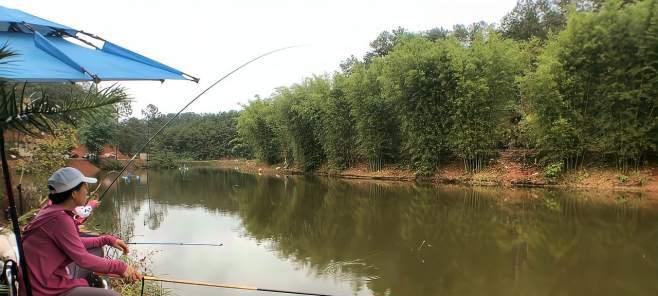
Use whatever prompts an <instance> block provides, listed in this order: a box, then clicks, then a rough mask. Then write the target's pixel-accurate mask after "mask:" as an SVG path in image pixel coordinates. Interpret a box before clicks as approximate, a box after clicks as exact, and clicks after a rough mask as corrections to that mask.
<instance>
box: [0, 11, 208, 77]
mask: <svg viewBox="0 0 658 296" xmlns="http://www.w3.org/2000/svg"><path fill="white" fill-rule="evenodd" d="M0 45H6V46H7V47H8V48H9V49H10V50H11V51H13V52H15V53H17V54H18V56H16V57H14V58H13V59H12V60H11V62H10V63H9V64H8V65H5V67H4V69H3V70H2V71H1V72H0V78H3V79H8V80H15V81H26V82H66V81H70V82H79V81H95V82H100V81H108V80H110V81H117V80H160V81H163V80H165V79H176V80H192V81H195V82H197V81H198V79H197V78H195V77H193V76H190V75H187V74H185V73H183V72H182V71H179V70H176V69H174V68H172V67H169V66H167V65H165V64H162V63H160V62H158V61H155V60H153V59H150V58H147V57H145V56H143V55H140V54H138V53H135V52H133V51H130V50H128V49H125V48H123V47H121V46H118V45H116V44H114V43H111V42H109V41H106V40H105V39H102V38H100V37H97V36H96V35H92V34H89V33H86V32H83V31H80V30H76V29H73V28H70V27H68V26H64V25H60V24H58V23H55V22H51V21H48V20H45V19H42V18H39V17H36V16H33V15H31V14H28V13H25V12H23V11H20V10H16V9H10V8H6V7H3V6H0Z"/></svg>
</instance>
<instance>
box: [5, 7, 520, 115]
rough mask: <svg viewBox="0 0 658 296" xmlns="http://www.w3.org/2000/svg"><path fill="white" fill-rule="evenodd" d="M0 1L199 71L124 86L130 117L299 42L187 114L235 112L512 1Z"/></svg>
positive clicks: (492, 17) (493, 18)
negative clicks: (401, 34) (388, 39)
mask: <svg viewBox="0 0 658 296" xmlns="http://www.w3.org/2000/svg"><path fill="white" fill-rule="evenodd" d="M0 3H1V4H0V5H3V6H7V7H10V8H16V9H21V10H24V11H26V12H28V13H30V14H33V15H36V16H39V17H42V18H45V19H48V20H51V21H54V22H57V23H60V24H63V25H67V26H70V27H73V28H76V29H80V30H84V31H86V32H90V33H94V34H96V35H99V36H101V37H103V38H105V39H107V40H110V41H112V42H113V43H116V44H119V45H121V46H123V47H126V48H128V49H130V50H133V51H136V52H138V53H140V54H143V55H145V56H147V57H150V58H153V59H156V60H158V61H160V62H162V63H164V64H167V65H169V66H172V67H174V68H177V69H179V70H181V71H183V72H185V73H189V74H191V75H193V76H196V77H200V78H201V81H200V82H199V83H198V84H196V83H193V82H189V81H166V82H164V83H160V82H122V85H123V86H125V87H126V88H127V89H128V93H129V94H130V95H131V97H132V98H134V102H133V115H135V116H141V115H140V110H141V109H143V108H144V107H145V106H146V105H148V104H154V105H156V106H157V107H158V108H159V109H160V111H161V112H163V113H172V112H178V110H180V108H182V107H183V106H184V105H185V104H186V103H187V102H189V100H191V99H192V98H193V97H195V96H196V95H197V94H199V93H200V92H201V91H202V90H203V89H205V88H206V87H208V86H209V85H210V84H211V83H212V82H214V81H215V80H217V79H218V78H219V77H221V76H223V75H225V74H226V73H228V72H230V71H231V70H233V69H234V68H236V67H237V66H239V65H240V64H242V63H244V62H246V61H247V60H249V59H251V58H253V57H256V56H258V55H260V54H262V53H264V52H267V51H270V50H273V49H276V48H281V47H286V46H291V45H297V46H299V47H296V48H293V49H289V50H286V51H282V52H279V53H276V54H274V55H271V56H268V57H266V58H264V59H262V60H260V61H258V62H256V63H254V64H251V65H249V66H248V67H246V68H244V69H243V70H241V71H239V72H236V73H235V74H234V75H232V76H231V77H230V78H228V79H227V80H225V81H224V82H222V83H221V84H220V85H218V86H217V87H215V88H214V89H213V90H211V91H210V92H208V93H207V94H206V95H204V96H202V97H201V98H200V99H199V100H198V101H197V102H195V103H194V104H193V105H191V106H190V107H189V108H188V109H187V111H191V112H197V113H217V112H220V111H228V110H239V109H241V104H242V105H243V104H247V103H248V102H249V100H251V99H253V98H254V97H255V96H256V95H258V96H260V97H268V96H270V95H271V94H272V93H273V92H274V90H275V89H276V88H277V87H281V86H290V85H292V84H294V83H298V82H300V81H302V80H303V79H304V78H305V77H309V76H312V75H314V74H315V75H322V74H325V73H328V74H331V73H333V72H334V71H337V70H338V69H339V64H340V62H341V61H342V60H344V59H346V58H347V57H349V56H350V55H354V56H356V57H359V58H361V57H363V55H364V54H365V53H366V52H367V51H368V50H369V43H370V41H372V40H373V39H375V38H376V37H377V35H378V34H379V33H380V32H382V31H384V30H392V29H395V28H397V27H403V28H405V29H408V30H410V31H424V30H429V29H431V28H435V27H444V28H452V26H453V25H455V24H470V23H473V22H477V21H480V20H483V21H486V22H488V23H499V22H500V20H501V18H502V17H503V16H504V15H505V14H506V13H507V12H509V11H511V10H512V8H514V5H515V4H516V0H495V1H487V0H450V1H448V0H434V1H430V0H404V1H403V0H397V1H394V0H378V1H370V0H368V1H365V0H331V1H324V0H269V1H268V0H239V1H238V0H236V1H233V0H224V1H210V0H207V1H202V0H185V1H180V0H177V1H174V0H166V1H155V0H153V1H140V0H113V1H93V0H92V1H90V0H80V1H78V0H70V1H69V0H58V1H52V0H9V1H4V0H3V1H0Z"/></svg>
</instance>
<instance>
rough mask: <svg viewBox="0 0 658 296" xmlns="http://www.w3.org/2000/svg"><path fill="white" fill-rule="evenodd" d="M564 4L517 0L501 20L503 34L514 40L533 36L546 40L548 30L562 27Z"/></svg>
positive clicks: (539, 0)
mask: <svg viewBox="0 0 658 296" xmlns="http://www.w3.org/2000/svg"><path fill="white" fill-rule="evenodd" d="M564 6H565V5H564V4H563V6H560V5H559V4H558V3H556V2H555V1H554V0H519V1H518V2H517V3H516V6H515V7H514V9H513V10H512V11H511V12H510V13H508V14H507V15H505V16H504V17H503V20H502V21H501V31H502V33H503V36H505V37H508V38H512V39H516V40H530V39H531V38H533V37H536V38H539V39H541V40H546V39H547V38H548V35H549V33H550V32H553V33H557V32H559V31H561V30H562V28H563V27H564V24H565V23H566V14H565V11H564V10H563V7H564Z"/></svg>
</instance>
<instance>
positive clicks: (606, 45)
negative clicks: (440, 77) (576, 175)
mask: <svg viewBox="0 0 658 296" xmlns="http://www.w3.org/2000/svg"><path fill="white" fill-rule="evenodd" d="M655 3H656V1H655V0H650V1H642V2H638V3H636V4H624V3H623V2H621V1H610V2H608V3H606V4H605V5H604V6H603V7H602V8H601V9H600V10H599V11H597V12H578V13H575V14H572V15H571V16H570V18H569V21H568V23H567V27H566V29H565V30H564V31H563V32H561V33H560V34H559V36H558V37H557V38H555V39H554V40H550V41H549V42H548V44H547V46H546V49H545V50H544V52H543V53H542V55H541V56H540V58H539V62H538V67H537V69H536V70H535V71H533V72H532V73H529V74H528V75H527V76H526V77H525V78H523V80H522V84H523V91H524V94H525V95H526V96H527V98H528V102H529V106H530V107H531V110H532V116H533V118H534V119H535V120H534V122H533V123H534V126H535V128H536V129H537V130H538V132H537V135H538V139H537V142H538V146H539V147H540V148H541V149H542V150H543V151H544V152H545V154H546V155H547V157H548V158H550V159H552V160H553V161H561V162H564V163H565V165H566V166H567V168H573V167H576V166H577V165H578V164H582V163H583V157H584V156H585V154H586V153H588V152H589V153H594V154H595V155H601V156H607V157H610V158H612V159H614V160H615V162H616V163H617V165H618V167H619V168H620V169H621V170H622V171H625V170H627V169H629V168H631V167H637V165H638V164H639V161H640V160H641V159H642V157H643V156H644V155H645V154H646V153H647V152H649V151H655V149H656V148H655V144H654V142H653V141H652V138H653V137H654V135H652V132H653V131H655V129H656V125H658V118H657V117H656V114H655V110H656V109H657V108H658V94H657V88H656V85H657V84H656V83H657V81H658V80H657V79H658V78H657V76H656V70H655V69H656V56H657V53H658V47H657V46H656V40H657V36H658V34H657V33H656V31H657V30H656V23H657V22H656V15H657V11H656V10H657V9H658V7H657V6H656V4H655Z"/></svg>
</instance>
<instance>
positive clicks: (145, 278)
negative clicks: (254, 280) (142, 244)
mask: <svg viewBox="0 0 658 296" xmlns="http://www.w3.org/2000/svg"><path fill="white" fill-rule="evenodd" d="M144 280H146V281H155V282H164V283H173V284H183V285H193V286H204V287H214V288H226V289H237V290H249V291H260V292H271V293H282V294H296V295H311V296H332V295H330V294H319V293H310V292H299V291H288V290H276V289H266V288H257V287H250V286H238V285H229V284H219V283H207V282H196V281H186V280H177V279H168V278H160V277H154V276H148V275H145V276H144ZM142 283H143V282H142Z"/></svg>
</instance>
